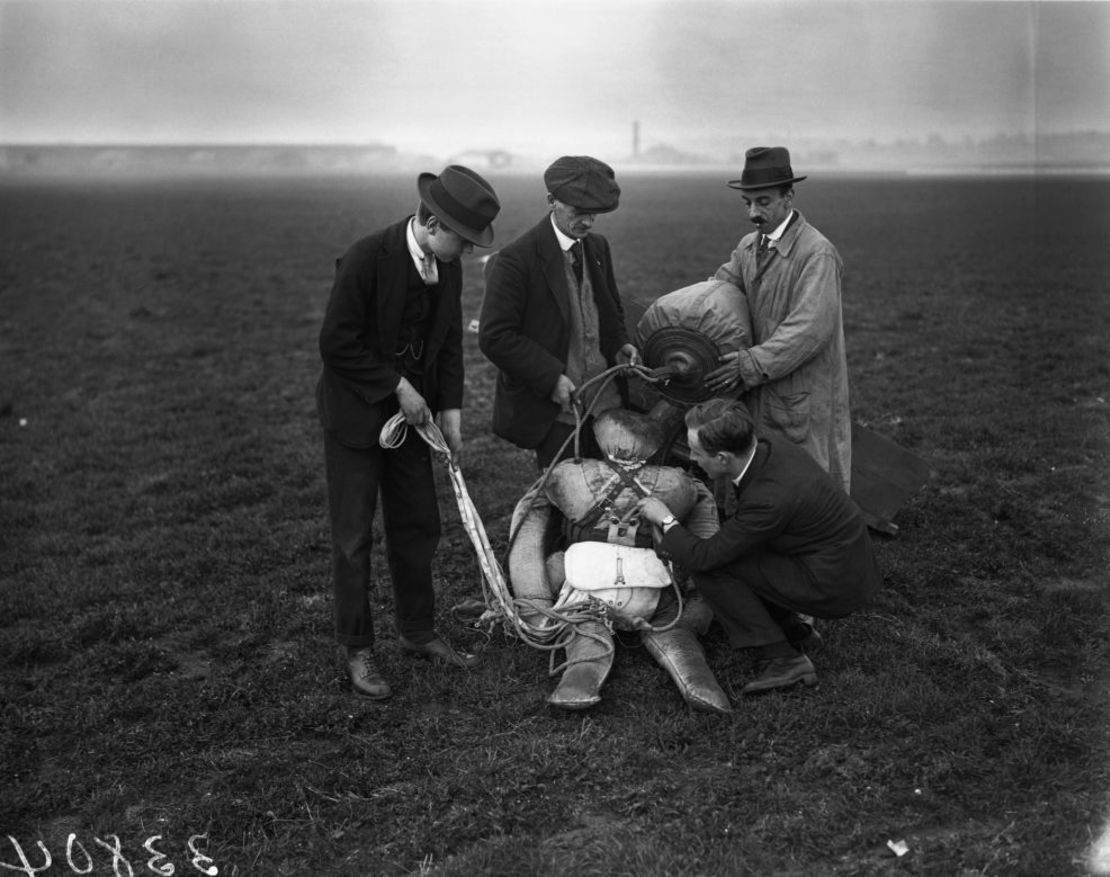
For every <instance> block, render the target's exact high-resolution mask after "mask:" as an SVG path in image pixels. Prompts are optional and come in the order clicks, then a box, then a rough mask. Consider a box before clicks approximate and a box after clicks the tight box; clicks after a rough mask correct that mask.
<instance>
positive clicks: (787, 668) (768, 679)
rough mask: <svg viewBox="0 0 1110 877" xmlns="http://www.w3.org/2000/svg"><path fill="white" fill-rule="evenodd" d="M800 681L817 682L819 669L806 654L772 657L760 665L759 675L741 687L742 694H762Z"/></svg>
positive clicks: (810, 683)
mask: <svg viewBox="0 0 1110 877" xmlns="http://www.w3.org/2000/svg"><path fill="white" fill-rule="evenodd" d="M799 682H801V683H803V684H804V685H816V684H817V671H816V670H815V669H814V668H813V662H812V661H810V659H809V658H807V657H806V656H805V655H797V656H796V657H793V658H770V659H768V660H766V661H762V662H761V663H760V665H759V675H758V676H756V677H755V679H753V680H752V681H751V682H749V683H748V684H747V685H745V686H744V687H743V688H741V689H740V693H741V694H762V693H763V692H765V691H774V690H775V689H776V688H790V687H791V686H793V685H797V684H798V683H799Z"/></svg>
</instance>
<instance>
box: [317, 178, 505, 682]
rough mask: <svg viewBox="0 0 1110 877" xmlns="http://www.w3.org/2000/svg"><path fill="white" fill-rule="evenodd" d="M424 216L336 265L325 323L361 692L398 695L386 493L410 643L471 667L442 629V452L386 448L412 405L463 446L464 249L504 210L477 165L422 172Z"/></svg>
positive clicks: (335, 517) (349, 637) (366, 241)
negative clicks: (382, 559) (373, 556)
mask: <svg viewBox="0 0 1110 877" xmlns="http://www.w3.org/2000/svg"><path fill="white" fill-rule="evenodd" d="M417 189H418V192H419V203H418V204H417V209H416V214H415V216H409V217H408V218H406V219H403V220H401V221H400V222H397V223H395V224H393V225H391V226H389V227H387V228H384V229H382V230H380V231H377V232H375V233H373V234H371V235H369V236H368V237H364V238H362V239H361V240H359V241H357V242H356V243H355V244H354V245H353V246H351V248H350V249H349V250H348V251H347V253H346V254H345V255H344V256H343V257H342V258H341V259H339V260H338V261H337V262H336V271H335V281H334V283H333V285H332V289H331V296H330V298H329V299H328V306H327V311H326V313H325V315H324V324H323V328H322V329H321V331H320V355H321V357H322V358H323V361H324V367H323V372H322V374H321V375H320V380H319V383H318V384H317V387H316V404H317V410H318V413H319V416H320V423H321V425H322V426H323V431H324V457H325V463H326V476H327V484H328V509H329V513H330V518H331V532H332V584H333V590H334V596H335V630H336V639H337V640H338V642H339V644H340V645H342V646H344V647H346V664H347V672H348V674H349V676H350V680H351V686H352V688H353V690H354V691H355V692H356V693H357V694H361V695H363V696H365V697H369V698H371V699H374V700H384V699H385V698H387V697H389V696H390V694H391V693H392V692H391V690H390V686H389V684H388V682H386V680H385V678H384V677H383V676H382V674H381V672H380V671H379V669H378V666H377V663H376V661H375V657H374V648H373V647H374V640H375V637H374V625H373V617H372V615H371V611H370V602H369V597H368V589H369V585H370V549H371V533H372V525H373V521H374V513H375V509H376V506H377V501H378V496H379V495H380V496H381V502H382V512H383V518H384V531H385V542H386V557H387V558H388V562H389V572H390V576H391V578H392V582H393V596H394V607H395V616H396V628H397V634H398V641H399V644H400V647H401V652H402V653H403V654H404V655H406V656H415V657H424V658H430V659H434V660H437V661H439V662H442V663H445V664H447V665H450V666H454V667H462V668H467V667H471V666H473V665H474V664H475V663H476V662H477V657H476V656H475V655H469V654H465V653H462V652H458V651H456V650H455V649H454V648H452V647H451V646H450V645H449V644H448V643H447V642H446V641H445V640H444V639H443V638H442V637H440V636H439V635H438V634H437V633H436V630H435V623H434V619H435V593H434V590H433V588H432V555H433V554H434V553H435V549H436V546H437V544H438V542H439V535H440V519H439V506H438V503H437V500H436V490H435V481H434V476H433V471H432V459H431V450H430V448H429V446H428V445H427V443H426V442H425V441H424V440H423V439H422V438H421V437H420V435H419V434H418V433H417V431H416V430H415V429H409V430H408V431H407V435H406V438H405V440H404V442H403V443H402V444H401V445H400V447H397V448H393V449H385V448H382V447H381V446H380V445H379V443H378V439H379V435H380V433H381V429H382V427H383V426H384V425H385V423H386V421H388V420H389V419H390V418H391V417H392V416H393V415H395V414H397V413H398V412H402V413H403V414H404V417H405V420H406V421H407V423H408V424H410V425H411V426H418V425H421V424H425V423H428V422H429V421H431V420H432V419H433V418H435V420H436V421H437V423H438V425H439V428H440V430H441V431H442V432H443V436H444V438H445V440H446V442H447V445H448V448H449V449H450V451H451V454H452V457H453V458H456V459H457V457H458V455H459V454H460V453H461V452H462V424H461V411H462V396H463V350H462V307H461V294H462V267H461V266H460V264H459V257H460V256H462V255H463V254H465V253H469V252H471V251H472V250H473V249H474V247H476V246H478V247H488V246H489V245H490V244H491V243H492V242H493V228H492V222H493V220H494V217H496V216H497V214H498V211H499V210H500V209H501V204H500V202H499V201H498V199H497V195H496V194H495V193H494V191H493V188H492V187H491V186H490V184H489V183H488V182H486V180H484V179H483V178H482V177H481V176H480V175H478V174H476V173H475V172H474V171H472V170H470V169H469V168H466V167H462V166H460V165H451V166H449V167H447V168H445V169H444V171H443V173H441V174H439V175H438V176H436V175H435V174H430V173H424V174H420V176H419V179H418V180H417Z"/></svg>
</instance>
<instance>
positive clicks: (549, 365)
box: [478, 155, 638, 469]
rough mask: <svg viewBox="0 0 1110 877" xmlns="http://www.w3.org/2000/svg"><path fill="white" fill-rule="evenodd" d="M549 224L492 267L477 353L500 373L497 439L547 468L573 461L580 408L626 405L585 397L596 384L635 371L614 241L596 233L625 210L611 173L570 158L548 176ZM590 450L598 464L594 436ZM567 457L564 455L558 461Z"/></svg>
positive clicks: (605, 387)
mask: <svg viewBox="0 0 1110 877" xmlns="http://www.w3.org/2000/svg"><path fill="white" fill-rule="evenodd" d="M543 179H544V184H545V186H546V187H547V204H548V215H546V216H544V218H543V219H541V220H540V222H539V223H538V224H537V225H536V226H534V227H533V228H532V229H530V230H529V231H527V232H525V233H524V234H523V235H521V236H520V237H519V238H517V239H516V240H515V241H513V242H512V243H510V244H508V245H506V246H505V248H504V249H502V250H501V251H500V252H499V253H497V254H496V256H495V257H494V258H491V259H490V261H489V262H488V263H487V265H486V294H485V299H484V301H483V303H482V313H481V320H480V323H479V326H480V328H479V334H478V344H479V347H480V348H481V350H482V353H484V354H485V355H486V357H487V358H488V359H489V360H490V362H492V363H493V364H494V365H495V366H497V368H498V375H497V389H496V393H495V397H494V403H493V431H494V433H495V434H496V435H498V436H500V437H501V438H504V439H507V440H508V441H510V442H512V443H513V444H515V445H517V446H518V447H522V448H534V449H535V451H536V462H537V464H538V465H539V468H540V469H544V468H546V467H547V466H549V465H551V464H552V463H553V462H557V461H558V460H559V459H562V458H565V457H567V456H570V455H572V454H573V453H574V445H573V443H568V438H569V436H570V435H571V433H572V432H573V431H574V427H575V424H576V415H575V411H574V409H573V407H572V406H573V405H574V404H576V403H577V404H579V405H580V406H581V407H582V410H586V409H589V410H590V411H591V412H592V413H593V414H600V413H601V412H602V411H605V410H607V409H609V408H615V407H617V406H619V405H620V404H621V390H620V389H619V388H618V385H617V384H616V383H613V382H610V383H608V384H606V383H604V382H600V383H598V384H595V385H593V387H592V392H588V393H586V394H584V395H582V396H581V398H578V394H577V392H576V391H578V390H579V388H580V387H582V385H583V384H584V383H585V382H587V381H588V380H589V379H590V378H594V377H596V376H598V375H600V374H601V373H602V372H604V371H605V370H606V369H608V368H609V367H611V366H613V365H616V364H617V363H622V364H624V363H629V362H635V361H636V360H637V359H638V353H637V351H636V348H635V347H634V346H633V345H632V344H631V343H630V342H629V340H628V330H627V328H626V327H625V323H624V309H623V307H622V306H621V300H620V294H619V292H618V290H617V281H616V278H615V276H614V273H613V259H612V255H611V253H610V250H609V242H608V241H607V240H606V239H605V238H604V237H602V236H601V235H599V234H595V233H593V231H592V229H593V225H594V220H595V219H596V218H597V216H598V214H601V213H611V212H612V211H614V210H616V209H617V205H618V204H619V202H620V191H621V190H620V186H618V185H617V181H616V175H615V174H614V173H613V169H612V168H611V167H609V165H607V164H605V163H604V162H602V161H598V160H597V159H596V158H592V157H590V156H585V155H564V156H563V157H562V158H559V159H556V160H555V161H554V162H553V163H552V164H551V166H550V167H548V168H547V170H546V171H545V172H544V175H543ZM580 441H581V450H582V453H583V454H584V455H585V456H598V455H599V450H598V449H597V447H596V443H595V442H594V440H593V434H592V431H591V430H589V429H583V430H582V431H581V435H580ZM560 448H563V452H562V454H560V453H559V451H560Z"/></svg>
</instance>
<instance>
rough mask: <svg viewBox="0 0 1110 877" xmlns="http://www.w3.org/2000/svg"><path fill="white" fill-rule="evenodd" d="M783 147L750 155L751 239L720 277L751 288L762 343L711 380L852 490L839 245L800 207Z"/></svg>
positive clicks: (761, 426)
mask: <svg viewBox="0 0 1110 877" xmlns="http://www.w3.org/2000/svg"><path fill="white" fill-rule="evenodd" d="M804 179H805V177H804V176H801V177H800V176H796V175H795V174H794V170H793V168H792V167H791V165H790V153H789V152H788V151H787V150H786V149H785V148H784V147H782V146H771V147H768V146H758V147H755V148H754V149H749V150H748V151H747V153H746V154H745V160H744V171H743V173H742V174H741V177H740V179H738V180H730V181H729V183H728V185H729V186H730V187H731V188H733V189H738V190H739V191H740V195H741V197H742V198H743V200H744V204H745V206H746V209H747V213H748V219H749V221H750V222H751V223H752V224H753V225H754V226H755V227H756V228H755V231H754V232H752V233H751V234H748V235H745V236H744V237H743V238H742V239H741V241H740V243H739V244H738V245H737V247H736V249H735V250H733V252H732V257H731V258H730V259H729V261H727V262H726V263H725V264H723V265H722V266H721V267H720V268H718V269H717V273H716V275H715V277H716V278H717V279H720V280H728V281H729V282H731V283H734V284H735V285H736V286H738V287H740V289H741V290H743V292H744V294H745V295H746V296H747V298H748V306H749V309H750V311H751V318H752V338H753V341H754V345H753V346H752V347H751V348H749V349H747V350H741V351H739V352H737V353H729V354H726V355H725V356H724V357H722V359H723V361H724V364H723V365H722V366H721V367H720V368H718V369H716V370H715V371H713V372H711V373H710V374H709V375H707V377H706V386H707V388H708V389H709V390H710V391H712V392H714V393H718V394H721V395H730V396H736V395H737V394H740V393H743V396H742V398H743V399H744V401H745V402H746V403H747V405H748V408H749V409H750V411H751V414H752V417H753V419H754V420H755V423H756V427H757V429H758V431H759V432H760V433H761V434H773V435H781V436H783V437H785V438H787V439H789V440H790V441H792V442H793V443H794V444H796V445H799V446H801V447H802V448H804V449H805V450H806V451H807V452H808V453H809V455H810V456H811V457H813V459H815V460H816V461H817V462H818V463H819V464H820V465H821V467H822V468H823V469H824V470H825V471H826V472H828V473H829V474H830V475H831V476H832V478H833V480H834V481H835V482H836V483H838V484H840V485H841V486H842V487H843V488H844V490H845V491H848V489H849V488H850V486H851V483H850V479H851V471H852V425H851V418H850V415H849V410H848V363H847V359H846V357H845V354H844V325H843V318H842V314H841V300H840V280H841V275H842V272H843V263H842V262H841V260H840V254H839V253H837V251H836V247H834V246H833V245H832V244H831V243H829V241H828V239H827V238H826V237H825V236H824V235H822V234H821V233H820V232H819V231H818V230H817V229H816V228H814V227H813V226H812V225H810V224H809V223H808V222H806V220H805V217H804V216H802V214H801V213H799V212H798V210H797V209H795V208H794V206H793V202H794V183H798V182H801V181H802V180H804Z"/></svg>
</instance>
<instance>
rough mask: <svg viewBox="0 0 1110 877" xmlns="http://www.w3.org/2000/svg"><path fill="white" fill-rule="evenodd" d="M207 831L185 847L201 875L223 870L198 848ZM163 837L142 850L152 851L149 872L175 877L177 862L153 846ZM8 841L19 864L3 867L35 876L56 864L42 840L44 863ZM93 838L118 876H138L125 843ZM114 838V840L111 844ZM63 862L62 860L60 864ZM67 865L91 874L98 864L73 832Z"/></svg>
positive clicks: (3, 864) (149, 841)
mask: <svg viewBox="0 0 1110 877" xmlns="http://www.w3.org/2000/svg"><path fill="white" fill-rule="evenodd" d="M207 838H208V835H207V834H194V835H193V836H192V837H190V838H189V840H188V842H187V843H186V845H185V846H186V850H187V852H188V855H189V857H190V858H189V864H190V865H192V866H193V867H194V868H196V870H197V871H199V872H200V873H201V874H207V875H208V877H215V875H217V874H219V873H220V869H219V868H217V867H216V864H215V862H213V861H212V859H210V858H209V857H208V856H206V855H205V854H204V853H202V852H201V851H200V850H198V849H197V841H201V840H206V839H207ZM161 839H162V835H160V834H155V835H153V836H151V837H148V838H147V839H146V843H144V844H143V849H145V850H146V851H147V852H148V853H150V854H151V855H150V858H149V859H147V861H146V867H147V868H148V869H149V870H150V873H153V874H160V875H162V877H172V875H174V874H176V873H177V868H176V867H175V866H174V863H173V862H171V861H170V860H169V856H167V855H166V854H165V853H163V852H160V851H159V850H156V849H155V848H154V844H155V843H156V842H157V841H160V840H161ZM8 840H9V841H11V844H12V847H13V848H14V849H15V855H16V858H18V859H19V864H18V865H13V864H9V863H8V862H4V861H0V868H5V869H7V870H9V871H18V872H21V873H23V874H25V875H26V877H36V875H37V874H43V873H45V872H47V871H49V870H50V868H51V867H53V865H54V859H53V857H52V856H51V855H50V850H48V849H47V848H46V844H44V843H43V842H42V841H41V840H37V841H35V845H36V846H38V848H39V852H40V853H41V854H42V859H43V861H42V864H41V865H33V864H32V863H31V861H30V859H29V858H28V857H27V853H25V852H24V850H23V847H22V846H20V844H19V841H18V840H16V839H15V838H14V837H12V836H11V835H10V834H9V835H8ZM93 840H94V841H95V842H96V843H97V844H98V845H99V846H102V847H103V848H104V849H106V850H107V851H108V853H109V854H110V855H111V857H112V861H111V866H112V873H113V874H115V877H135V869H134V868H133V867H132V865H131V862H130V861H129V860H128V859H127V857H126V856H124V854H123V846H122V844H121V843H120V839H119V837H118V836H117V835H114V834H110V835H108V840H102V839H101V838H99V837H93ZM109 841H111V843H109ZM59 864H61V863H59ZM66 864H67V865H68V866H69V868H70V871H71V872H72V873H74V874H92V873H93V869H94V868H95V867H96V863H95V862H94V861H93V857H92V856H91V855H90V854H89V851H88V850H87V849H85V845H84V844H83V843H81V841H79V840H77V835H75V834H71V835H70V836H69V837H68V838H67V840H66Z"/></svg>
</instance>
